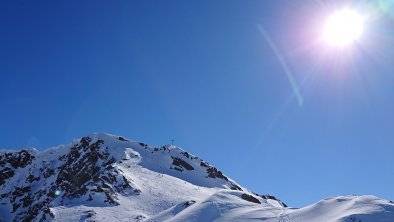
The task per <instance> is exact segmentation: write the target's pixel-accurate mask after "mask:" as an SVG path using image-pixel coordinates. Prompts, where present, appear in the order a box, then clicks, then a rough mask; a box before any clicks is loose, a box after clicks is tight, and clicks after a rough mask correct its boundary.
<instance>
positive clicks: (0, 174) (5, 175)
mask: <svg viewBox="0 0 394 222" xmlns="http://www.w3.org/2000/svg"><path fill="white" fill-rule="evenodd" d="M14 175H15V173H14V171H13V170H12V169H11V168H9V167H6V168H4V169H2V170H0V186H1V185H3V184H4V183H5V182H6V180H7V179H9V178H11V177H13V176H14Z"/></svg>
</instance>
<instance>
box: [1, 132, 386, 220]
mask: <svg viewBox="0 0 394 222" xmlns="http://www.w3.org/2000/svg"><path fill="white" fill-rule="evenodd" d="M0 215H1V217H0V221H7V222H8V221H110V220H112V221H256V220H257V221H260V220H261V221H268V222H270V221H278V222H290V221H302V222H308V221H343V222H347V221H349V222H379V221H382V222H383V221H384V222H394V204H393V203H392V202H389V201H386V200H381V199H379V198H377V197H374V196H345V197H331V198H328V199H325V200H322V201H320V202H319V203H316V204H313V205H310V206H307V207H305V208H301V209H294V208H289V207H287V205H286V204H284V203H283V202H282V201H280V200H279V199H277V198H276V197H275V196H272V195H260V194H256V193H254V192H251V191H249V190H248V189H246V188H244V187H242V186H241V185H239V184H238V183H236V182H235V181H233V180H232V179H230V178H229V177H228V176H226V175H225V174H224V173H223V172H221V171H220V170H219V169H217V168H216V167H214V166H212V165H211V164H209V163H207V162H205V161H204V160H202V159H200V158H199V157H196V156H193V155H191V154H190V153H188V152H186V151H184V150H182V149H180V148H178V147H176V146H171V145H166V146H161V147H151V146H149V145H147V144H144V143H140V142H134V141H130V140H128V139H125V138H124V137H120V136H114V135H109V134H104V133H97V134H93V135H90V136H86V137H83V138H81V139H78V140H74V141H73V142H72V143H71V144H68V145H61V146H58V147H55V148H51V149H48V150H45V151H43V152H38V151H37V150H35V149H33V148H26V149H22V150H1V151H0Z"/></svg>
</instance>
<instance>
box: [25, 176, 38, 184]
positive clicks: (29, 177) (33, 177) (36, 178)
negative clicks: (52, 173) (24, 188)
mask: <svg viewBox="0 0 394 222" xmlns="http://www.w3.org/2000/svg"><path fill="white" fill-rule="evenodd" d="M39 180H40V177H35V176H33V175H29V176H28V177H27V178H26V181H27V182H29V183H33V182H34V181H39Z"/></svg>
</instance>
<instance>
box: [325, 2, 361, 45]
mask: <svg viewBox="0 0 394 222" xmlns="http://www.w3.org/2000/svg"><path fill="white" fill-rule="evenodd" d="M363 28H364V18H363V16H361V15H360V14H359V13H358V12H356V11H353V10H350V9H343V10H340V11H337V12H335V13H334V14H333V15H331V16H330V17H329V18H328V19H327V22H326V25H325V27H324V36H323V37H324V40H325V41H326V42H327V43H328V44H329V45H331V46H334V47H344V46H347V45H350V44H351V43H353V42H354V41H356V40H358V39H359V37H360V36H361V34H362V32H363Z"/></svg>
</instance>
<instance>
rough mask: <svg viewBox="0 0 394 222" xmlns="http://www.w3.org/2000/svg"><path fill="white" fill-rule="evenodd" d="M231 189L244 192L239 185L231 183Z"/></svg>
mask: <svg viewBox="0 0 394 222" xmlns="http://www.w3.org/2000/svg"><path fill="white" fill-rule="evenodd" d="M230 185H231V186H230V189H232V190H239V191H243V190H242V188H241V187H240V186H238V185H237V184H235V183H233V182H230Z"/></svg>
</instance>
